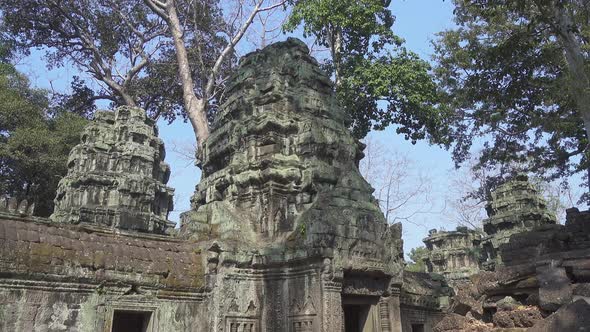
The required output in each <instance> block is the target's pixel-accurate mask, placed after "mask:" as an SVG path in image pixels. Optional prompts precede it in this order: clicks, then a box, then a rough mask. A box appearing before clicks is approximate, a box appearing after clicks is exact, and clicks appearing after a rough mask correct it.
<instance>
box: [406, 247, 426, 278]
mask: <svg viewBox="0 0 590 332" xmlns="http://www.w3.org/2000/svg"><path fill="white" fill-rule="evenodd" d="M408 256H409V257H410V259H411V260H412V262H411V263H408V264H407V265H406V268H405V269H406V270H407V271H411V272H427V270H426V264H424V260H423V258H424V257H426V256H428V250H427V249H426V247H416V248H412V250H410V254H409V255H408Z"/></svg>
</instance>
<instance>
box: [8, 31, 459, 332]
mask: <svg viewBox="0 0 590 332" xmlns="http://www.w3.org/2000/svg"><path fill="white" fill-rule="evenodd" d="M332 91H333V88H332V85H331V82H330V80H329V79H328V77H327V76H326V75H325V74H324V73H322V72H321V71H320V69H319V66H318V63H317V62H316V61H315V59H313V58H312V57H310V56H309V50H308V49H307V48H306V46H305V45H304V44H303V43H302V42H300V41H297V40H293V39H290V40H288V41H286V42H282V43H277V44H274V45H271V46H269V47H266V48H265V49H263V50H260V51H257V52H254V53H252V54H249V55H247V56H246V57H244V58H243V59H242V60H241V62H240V66H239V69H238V70H237V73H236V74H235V75H234V76H233V77H232V79H231V80H230V83H229V84H228V89H227V96H228V97H227V101H226V102H225V104H224V105H223V107H222V110H221V111H220V113H219V114H218V115H217V118H216V120H215V122H214V124H213V128H212V132H211V136H210V137H209V139H208V140H207V141H205V142H204V145H203V148H202V150H201V152H200V157H201V163H202V164H201V166H202V180H201V182H200V183H199V184H198V186H197V188H196V191H195V195H194V196H193V198H192V200H191V201H192V209H191V210H190V211H187V212H185V213H183V214H182V217H181V225H180V229H179V230H175V229H174V227H173V224H172V223H171V222H170V221H168V220H167V216H168V212H169V211H170V210H171V209H172V194H173V191H172V189H170V188H169V187H167V186H166V182H167V181H168V177H169V174H170V172H169V168H168V166H167V165H166V164H165V163H164V161H163V160H164V146H163V144H162V141H161V140H160V139H159V138H158V137H157V130H156V127H155V125H154V123H153V122H152V121H151V120H149V119H147V117H146V115H145V112H143V111H142V110H140V109H136V108H128V107H122V108H119V109H117V110H115V112H99V113H98V114H97V115H96V119H95V120H94V122H93V123H92V124H91V125H89V126H88V127H87V128H86V130H85V131H84V134H83V135H82V137H81V143H80V144H79V145H77V146H76V147H75V148H74V149H73V150H72V152H71V154H70V158H69V161H68V174H67V176H66V177H65V178H64V179H63V180H62V181H61V182H60V184H59V188H58V193H57V196H56V199H55V202H56V209H55V212H54V214H53V215H52V216H51V218H50V219H42V218H33V217H30V216H27V215H25V214H18V213H3V214H0V216H1V217H2V220H0V241H1V242H0V243H1V245H0V248H1V249H0V250H2V253H1V255H0V271H1V274H0V330H1V331H132V332H133V331H142V332H144V331H150V332H153V331H226V332H256V331H293V332H294V331H301V332H303V331H309V332H319V331H382V332H385V331H414V332H416V331H430V330H432V327H433V326H434V325H435V324H436V322H438V321H439V320H440V319H441V318H442V310H441V307H440V303H441V302H440V299H441V298H447V299H448V295H449V293H448V287H446V286H445V284H444V282H443V281H441V280H438V281H437V280H431V279H430V278H429V277H428V276H427V275H425V276H419V275H406V276H404V275H403V266H404V262H403V251H402V241H401V225H399V224H394V225H388V223H387V222H386V220H385V218H384V216H383V214H382V213H381V211H380V210H379V207H378V204H377V202H376V200H375V198H374V197H373V196H372V194H371V193H372V191H373V189H372V188H371V187H370V185H369V184H368V183H367V182H366V181H365V180H364V179H363V178H362V176H361V175H360V173H359V171H358V167H357V163H358V160H359V158H361V156H362V151H361V149H362V146H361V144H360V143H359V142H357V141H356V140H355V139H354V138H353V137H352V136H351V134H350V133H349V131H348V129H347V123H348V119H347V117H346V115H345V113H344V112H343V110H342V109H340V108H339V107H338V104H337V103H336V101H335V97H334V95H333V93H332ZM404 284H405V285H406V287H405V288H404Z"/></svg>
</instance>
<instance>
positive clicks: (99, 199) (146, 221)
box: [51, 107, 174, 234]
mask: <svg viewBox="0 0 590 332" xmlns="http://www.w3.org/2000/svg"><path fill="white" fill-rule="evenodd" d="M164 157H165V152H164V143H163V142H162V140H161V139H160V138H158V131H157V128H156V126H155V124H154V122H153V121H152V120H151V119H149V118H148V117H147V116H146V114H145V111H144V110H141V109H139V108H131V107H119V108H117V109H116V110H115V111H114V112H110V111H99V112H97V113H96V115H95V119H94V121H93V122H92V123H91V124H90V125H88V126H87V127H86V128H85V130H84V132H83V134H82V137H81V142H80V144H78V145H77V146H75V147H74V148H73V149H72V151H71V152H70V156H69V159H68V174H67V175H66V176H65V177H64V178H63V179H62V180H61V181H60V182H59V186H58V189H57V196H56V198H55V212H54V213H53V214H52V215H51V220H52V221H53V222H58V223H72V224H78V223H86V224H92V225H96V226H103V227H109V228H118V229H128V230H137V231H141V232H150V233H159V234H163V233H165V232H166V230H167V229H168V228H169V227H170V226H173V225H174V224H173V223H171V222H169V221H168V213H169V212H170V211H171V210H172V208H173V205H172V196H173V194H174V190H173V189H171V188H169V187H167V186H166V183H167V182H168V178H169V177H170V168H169V166H168V164H166V163H164Z"/></svg>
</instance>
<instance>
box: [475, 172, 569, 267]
mask: <svg viewBox="0 0 590 332" xmlns="http://www.w3.org/2000/svg"><path fill="white" fill-rule="evenodd" d="M486 211H487V213H488V219H485V220H484V221H483V230H484V232H485V233H486V237H484V238H483V239H482V247H483V257H482V260H483V265H482V266H483V268H485V269H490V270H491V269H494V266H495V264H496V262H498V260H499V257H498V252H499V250H498V249H499V247H500V245H502V244H504V243H508V241H509V240H510V236H511V235H513V234H517V233H522V232H526V231H530V230H532V229H533V228H535V227H538V226H541V225H546V224H555V223H556V222H557V218H556V217H555V215H554V214H553V213H551V212H550V211H549V210H548V209H547V202H546V201H545V199H543V197H542V196H541V195H540V194H539V193H538V191H537V189H535V187H534V186H533V185H532V184H531V183H530V182H529V181H528V177H527V176H526V175H524V174H521V175H518V176H517V177H516V178H514V179H513V180H511V181H508V182H506V183H504V184H503V185H500V186H499V187H498V188H497V189H496V190H494V191H493V192H492V197H491V200H490V201H489V202H488V204H487V205H486Z"/></svg>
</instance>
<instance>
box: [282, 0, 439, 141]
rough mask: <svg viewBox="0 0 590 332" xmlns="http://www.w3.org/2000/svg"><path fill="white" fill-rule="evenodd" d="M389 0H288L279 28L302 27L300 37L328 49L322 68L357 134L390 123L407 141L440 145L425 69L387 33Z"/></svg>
mask: <svg viewBox="0 0 590 332" xmlns="http://www.w3.org/2000/svg"><path fill="white" fill-rule="evenodd" d="M389 2H390V1H383V0H361V1H339V0H299V1H293V9H292V12H291V15H290V17H289V19H288V21H287V22H286V24H285V29H286V30H287V31H293V30H295V29H296V28H297V27H298V26H300V25H302V26H303V33H304V35H305V36H306V37H313V38H314V39H315V43H316V44H319V45H321V46H323V47H327V48H328V49H329V50H330V59H328V61H327V62H326V65H325V69H326V70H327V71H328V72H329V73H331V74H333V77H334V82H335V86H336V92H337V95H338V98H339V100H340V102H341V104H342V106H343V107H344V108H345V109H346V111H347V112H348V113H349V114H350V115H351V117H352V124H351V127H352V129H353V132H354V134H355V135H356V136H357V137H359V138H362V137H364V136H365V135H366V134H367V133H368V132H369V131H370V130H371V129H383V128H385V127H387V126H389V125H391V124H395V125H397V131H398V133H400V134H403V135H404V136H405V138H406V139H410V140H412V141H413V142H415V141H416V140H418V139H423V138H426V137H428V138H430V139H431V140H432V141H433V142H437V143H445V142H443V141H442V140H441V138H443V137H445V136H444V135H441V132H442V128H443V126H442V125H443V120H444V114H442V113H441V112H440V109H438V108H436V107H435V105H436V102H437V92H436V85H435V84H434V81H433V79H432V77H431V76H430V75H429V70H430V67H429V65H428V63H427V62H426V61H423V60H421V59H420V58H419V57H418V55H416V54H415V53H413V52H411V51H408V50H407V49H406V48H405V47H403V40H402V39H401V38H400V37H398V36H396V35H395V34H394V33H393V32H392V30H391V27H392V24H393V23H394V16H393V15H392V13H391V11H390V10H389V9H388V8H387V7H388V6H389Z"/></svg>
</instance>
